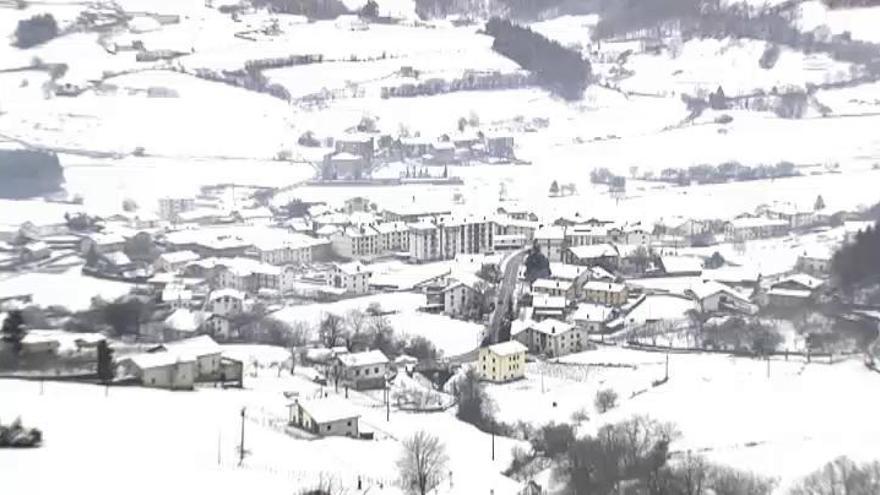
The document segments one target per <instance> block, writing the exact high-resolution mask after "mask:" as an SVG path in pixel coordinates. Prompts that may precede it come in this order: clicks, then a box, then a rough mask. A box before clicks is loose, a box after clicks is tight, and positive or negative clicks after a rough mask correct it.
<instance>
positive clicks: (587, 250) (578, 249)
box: [568, 244, 620, 260]
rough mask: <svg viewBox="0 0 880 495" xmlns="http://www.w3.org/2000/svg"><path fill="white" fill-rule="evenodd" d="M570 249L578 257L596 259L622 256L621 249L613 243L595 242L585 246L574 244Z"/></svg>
mask: <svg viewBox="0 0 880 495" xmlns="http://www.w3.org/2000/svg"><path fill="white" fill-rule="evenodd" d="M568 251H569V252H570V253H571V254H572V255H573V256H574V257H575V258H578V259H582V260H586V259H595V258H609V257H610V258H613V257H617V256H620V251H618V250H617V247H616V246H614V245H612V244H593V245H585V246H574V247H570V248H568Z"/></svg>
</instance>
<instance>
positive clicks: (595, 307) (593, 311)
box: [571, 303, 613, 322]
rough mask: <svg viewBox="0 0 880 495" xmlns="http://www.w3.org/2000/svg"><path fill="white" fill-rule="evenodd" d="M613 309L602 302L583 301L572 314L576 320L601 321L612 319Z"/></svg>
mask: <svg viewBox="0 0 880 495" xmlns="http://www.w3.org/2000/svg"><path fill="white" fill-rule="evenodd" d="M612 312H613V311H612V309H611V308H609V307H607V306H603V305H601V304H591V303H581V304H578V308H577V310H576V311H575V312H574V314H572V315H571V318H572V319H573V320H574V321H601V322H605V321H608V320H609V319H611V315H612Z"/></svg>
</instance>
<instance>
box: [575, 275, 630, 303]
mask: <svg viewBox="0 0 880 495" xmlns="http://www.w3.org/2000/svg"><path fill="white" fill-rule="evenodd" d="M584 296H585V298H586V299H587V301H589V302H592V303H596V304H604V305H606V306H622V305H623V304H625V303H626V298H627V296H628V291H627V289H626V285H624V284H617V283H614V282H599V281H598V280H591V281H589V282H587V283H586V284H584Z"/></svg>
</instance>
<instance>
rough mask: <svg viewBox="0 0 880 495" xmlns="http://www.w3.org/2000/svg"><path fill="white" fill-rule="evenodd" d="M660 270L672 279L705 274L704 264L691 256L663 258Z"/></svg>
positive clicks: (661, 258)
mask: <svg viewBox="0 0 880 495" xmlns="http://www.w3.org/2000/svg"><path fill="white" fill-rule="evenodd" d="M660 270H661V271H662V272H663V273H665V274H666V275H668V276H670V277H693V276H699V275H700V274H702V273H703V264H702V262H701V261H700V260H699V258H694V257H690V256H661V257H660Z"/></svg>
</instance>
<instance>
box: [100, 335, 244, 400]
mask: <svg viewBox="0 0 880 495" xmlns="http://www.w3.org/2000/svg"><path fill="white" fill-rule="evenodd" d="M115 365H116V372H115V374H116V378H117V379H118V380H126V379H131V380H134V381H136V382H138V383H140V384H142V385H144V386H146V387H156V388H165V389H171V390H190V389H192V388H193V387H194V385H195V384H196V383H200V382H211V383H222V384H224V385H227V384H232V385H238V386H241V384H242V376H243V364H242V362H241V361H238V360H236V359H233V358H231V357H229V356H224V355H223V349H222V348H221V347H220V346H219V345H218V344H217V343H216V342H215V341H214V340H213V339H212V338H211V337H209V336H207V335H200V336H196V337H191V338H186V339H182V340H178V341H175V342H171V343H163V344H159V345H156V346H154V347H151V348H149V349H147V350H146V351H145V352H142V353H137V354H130V355H126V356H121V357H119V358H118V359H116V362H115Z"/></svg>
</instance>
